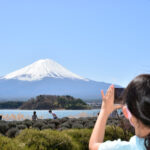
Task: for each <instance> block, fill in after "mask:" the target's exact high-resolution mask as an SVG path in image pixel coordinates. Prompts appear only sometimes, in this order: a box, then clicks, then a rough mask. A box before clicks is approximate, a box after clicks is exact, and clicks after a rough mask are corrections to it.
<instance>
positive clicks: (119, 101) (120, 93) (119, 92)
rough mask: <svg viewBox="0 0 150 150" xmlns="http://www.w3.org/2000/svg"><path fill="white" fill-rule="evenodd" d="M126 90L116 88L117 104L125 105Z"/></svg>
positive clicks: (115, 101) (115, 98) (115, 100)
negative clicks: (124, 95)
mask: <svg viewBox="0 0 150 150" xmlns="http://www.w3.org/2000/svg"><path fill="white" fill-rule="evenodd" d="M124 90H125V88H115V97H114V103H115V104H123V93H124Z"/></svg>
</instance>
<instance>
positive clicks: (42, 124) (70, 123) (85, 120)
mask: <svg viewBox="0 0 150 150" xmlns="http://www.w3.org/2000/svg"><path fill="white" fill-rule="evenodd" d="M96 119H97V118H96V117H82V118H67V117H65V118H61V119H55V120H54V119H43V120H37V121H31V120H24V121H0V133H1V134H3V135H6V136H8V137H15V136H16V135H17V134H18V133H19V132H20V131H21V130H23V129H26V128H29V129H30V128H36V129H39V130H43V129H53V130H65V129H83V128H93V127H94V125H95V122H96ZM107 125H114V126H120V127H122V128H125V129H127V130H132V129H130V128H131V126H130V125H129V123H128V122H127V121H126V120H125V119H124V118H121V119H119V118H117V117H111V118H109V119H108V121H107Z"/></svg>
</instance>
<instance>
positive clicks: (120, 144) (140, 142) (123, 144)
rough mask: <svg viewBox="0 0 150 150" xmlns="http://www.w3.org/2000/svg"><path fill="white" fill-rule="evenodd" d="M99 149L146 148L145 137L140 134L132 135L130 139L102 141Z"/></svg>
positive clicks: (130, 149)
mask: <svg viewBox="0 0 150 150" xmlns="http://www.w3.org/2000/svg"><path fill="white" fill-rule="evenodd" d="M98 150H146V148H145V146H144V139H143V138H139V137H138V136H133V137H131V139H130V141H121V140H120V139H119V140H115V141H106V142H104V143H102V144H101V145H100V147H99V149H98Z"/></svg>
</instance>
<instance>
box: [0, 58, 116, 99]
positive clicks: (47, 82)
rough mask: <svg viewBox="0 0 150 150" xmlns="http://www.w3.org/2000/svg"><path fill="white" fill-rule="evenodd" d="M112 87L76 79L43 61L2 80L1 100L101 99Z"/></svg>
mask: <svg viewBox="0 0 150 150" xmlns="http://www.w3.org/2000/svg"><path fill="white" fill-rule="evenodd" d="M109 85H110V84H109V83H104V82H96V81H93V80H90V79H86V78H83V77H81V76H79V75H76V74H74V73H72V72H70V71H69V70H67V69H65V68H64V67H63V66H61V65H60V64H58V63H57V62H55V61H53V60H51V59H41V60H38V61H36V62H34V63H33V64H31V65H29V66H26V67H24V68H22V69H20V70H17V71H14V72H12V73H10V74H7V75H5V76H3V77H1V78H0V98H1V99H6V100H7V99H11V100H13V99H14V100H15V99H19V100H25V99H28V98H31V97H35V96H37V95H42V94H45V95H71V96H74V97H76V98H82V99H84V100H88V99H90V100H91V99H100V98H101V96H100V91H101V89H103V90H104V91H106V90H107V88H108V87H109ZM116 86H117V87H119V86H118V85H116Z"/></svg>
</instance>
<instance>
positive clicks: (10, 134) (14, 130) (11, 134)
mask: <svg viewBox="0 0 150 150" xmlns="http://www.w3.org/2000/svg"><path fill="white" fill-rule="evenodd" d="M18 133H19V129H18V128H10V129H9V130H8V131H7V133H6V135H7V136H8V137H10V138H13V137H15V136H16V135H17V134H18Z"/></svg>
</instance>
